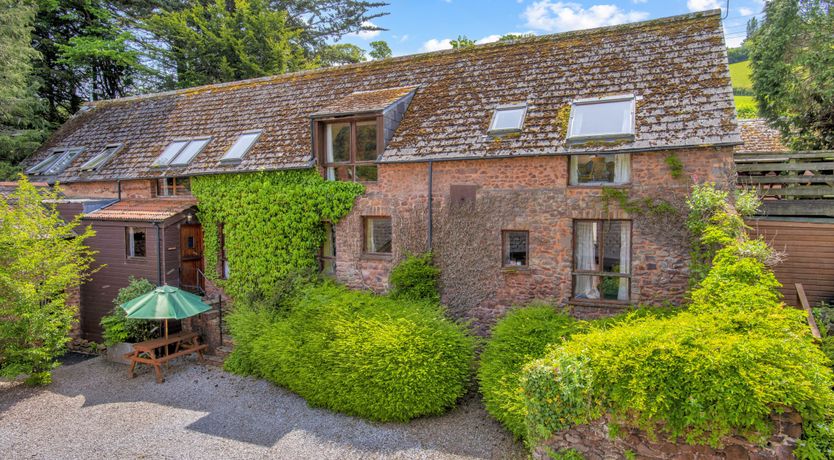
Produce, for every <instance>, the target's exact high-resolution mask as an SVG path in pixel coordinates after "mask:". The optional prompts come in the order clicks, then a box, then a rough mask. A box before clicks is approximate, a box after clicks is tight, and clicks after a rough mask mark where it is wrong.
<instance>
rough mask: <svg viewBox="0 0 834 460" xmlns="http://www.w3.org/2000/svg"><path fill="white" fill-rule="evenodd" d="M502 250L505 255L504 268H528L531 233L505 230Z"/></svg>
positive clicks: (502, 237) (502, 236) (502, 238)
mask: <svg viewBox="0 0 834 460" xmlns="http://www.w3.org/2000/svg"><path fill="white" fill-rule="evenodd" d="M501 248H502V252H503V254H504V256H503V262H502V266H504V267H527V266H529V264H530V232H528V231H526V230H525V231H521V230H504V231H502V232H501Z"/></svg>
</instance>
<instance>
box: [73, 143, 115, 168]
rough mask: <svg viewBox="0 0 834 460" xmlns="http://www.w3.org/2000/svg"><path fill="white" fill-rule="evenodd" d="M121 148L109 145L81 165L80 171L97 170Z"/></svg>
mask: <svg viewBox="0 0 834 460" xmlns="http://www.w3.org/2000/svg"><path fill="white" fill-rule="evenodd" d="M121 148H122V145H121V144H110V145H107V146H105V147H104V149H102V151H101V152H99V153H97V154H95V156H93V157H92V158H90V159H89V160H87V161H86V162H85V163H84V164H83V165H81V168H80V169H81V170H82V171H95V170H98V168H100V167H101V166H102V165H104V163H107V162H108V161H110V159H111V158H113V156H114V155H115V154H116V152H118V151H119V149H121Z"/></svg>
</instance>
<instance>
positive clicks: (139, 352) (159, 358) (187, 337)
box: [125, 332, 208, 383]
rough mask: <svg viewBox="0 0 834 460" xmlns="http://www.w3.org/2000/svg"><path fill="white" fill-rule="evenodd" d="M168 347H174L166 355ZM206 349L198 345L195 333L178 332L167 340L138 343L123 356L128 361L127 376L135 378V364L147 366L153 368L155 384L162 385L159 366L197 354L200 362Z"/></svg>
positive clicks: (159, 339) (160, 339)
mask: <svg viewBox="0 0 834 460" xmlns="http://www.w3.org/2000/svg"><path fill="white" fill-rule="evenodd" d="M169 345H175V346H174V352H173V353H168V347H169ZM207 347H208V345H201V344H200V338H199V335H198V334H197V333H196V332H179V333H176V334H171V335H169V336H168V337H167V338H166V337H161V338H158V339H153V340H146V341H144V342H139V343H137V344H134V345H133V351H132V352H130V353H126V354H125V358H127V359H129V360H130V370H128V375H129V376H130V378H134V377H136V373H135V372H134V369H135V368H136V364H138V363H142V364H147V365H150V366H153V368H154V371H155V372H156V383H162V382H163V381H164V380H165V379H164V378H163V377H162V368H161V366H162V365H163V364H166V363H168V361H170V360H172V359H174V358H178V357H180V356H185V355H189V354H191V353H197V356H198V357H199V359H200V361H203V350H205V349H206V348H207Z"/></svg>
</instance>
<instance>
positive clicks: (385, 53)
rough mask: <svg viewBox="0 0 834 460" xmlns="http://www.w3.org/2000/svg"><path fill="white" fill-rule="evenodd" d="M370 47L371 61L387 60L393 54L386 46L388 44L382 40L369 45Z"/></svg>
mask: <svg viewBox="0 0 834 460" xmlns="http://www.w3.org/2000/svg"><path fill="white" fill-rule="evenodd" d="M370 45H371V52H370V55H371V59H375V60H379V59H388V58H389V57H391V55H392V54H393V53H392V52H391V47H390V46H388V43H387V42H385V41H384V40H377V41H374V42H371V43H370Z"/></svg>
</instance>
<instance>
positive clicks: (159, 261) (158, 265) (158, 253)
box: [153, 222, 163, 286]
mask: <svg viewBox="0 0 834 460" xmlns="http://www.w3.org/2000/svg"><path fill="white" fill-rule="evenodd" d="M153 224H154V226H156V273H157V278H158V283H157V286H162V284H163V282H162V227H160V226H159V222H154V223H153Z"/></svg>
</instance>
